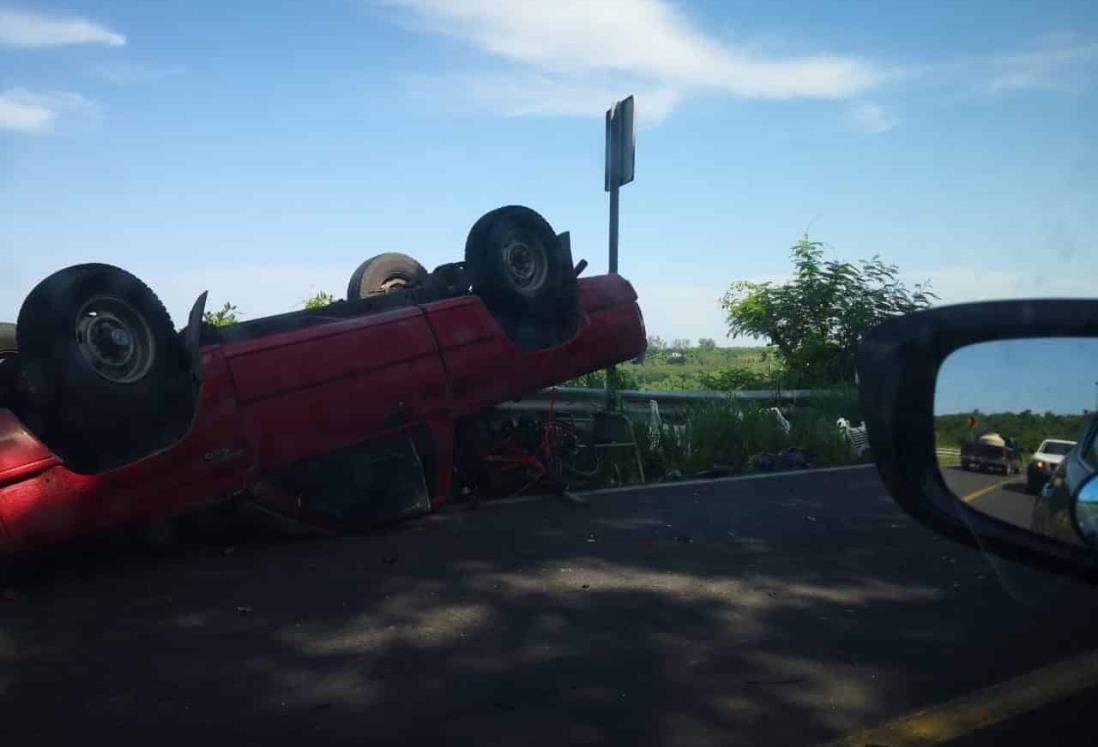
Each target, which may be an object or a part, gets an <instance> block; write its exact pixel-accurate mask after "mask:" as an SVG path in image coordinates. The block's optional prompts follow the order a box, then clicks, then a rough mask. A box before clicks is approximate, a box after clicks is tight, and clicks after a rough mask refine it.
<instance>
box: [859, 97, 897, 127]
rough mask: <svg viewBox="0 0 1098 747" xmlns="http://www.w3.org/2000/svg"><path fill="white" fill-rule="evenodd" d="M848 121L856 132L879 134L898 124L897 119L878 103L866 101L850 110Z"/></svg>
mask: <svg viewBox="0 0 1098 747" xmlns="http://www.w3.org/2000/svg"><path fill="white" fill-rule="evenodd" d="M850 123H851V125H852V126H853V128H854V129H855V130H857V131H858V132H864V133H866V134H868V135H879V134H880V133H882V132H888V131H889V130H891V129H892V128H893V127H895V126H896V125H897V124H899V120H898V119H896V117H894V116H893V115H891V114H889V113H888V112H887V111H885V110H884V109H882V108H881V107H880V106H879V105H877V104H874V103H872V102H866V103H863V104H859V105H858V106H856V107H855V108H854V110H853V111H851V112H850Z"/></svg>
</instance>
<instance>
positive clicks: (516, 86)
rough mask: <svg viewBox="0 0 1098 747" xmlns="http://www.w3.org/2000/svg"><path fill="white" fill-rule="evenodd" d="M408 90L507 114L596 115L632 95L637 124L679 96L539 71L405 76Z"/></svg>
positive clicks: (656, 117)
mask: <svg viewBox="0 0 1098 747" xmlns="http://www.w3.org/2000/svg"><path fill="white" fill-rule="evenodd" d="M404 82H405V84H406V85H407V86H408V89H409V91H410V92H411V93H414V94H416V95H421V96H425V97H429V98H430V99H431V100H432V102H433V103H435V104H436V105H441V106H444V107H446V108H449V109H456V110H458V111H463V110H469V109H474V110H481V109H486V110H489V111H493V112H498V113H500V114H503V115H504V116H508V117H522V116H534V117H548V116H562V115H563V116H602V114H603V112H605V111H606V108H607V106H608V104H609V103H610V102H612V101H614V100H616V99H620V98H623V97H624V96H627V95H629V94H636V96H637V115H636V116H637V123H638V126H641V127H648V126H653V125H657V124H660V123H661V122H663V120H664V119H666V118H667V116H668V115H669V114H670V113H671V111H672V110H673V109H674V107H675V105H676V104H677V103H678V102H679V100H680V98H681V95H680V94H679V92H678V91H676V90H674V89H671V88H643V89H638V88H636V87H633V86H625V85H621V84H615V83H614V82H613V81H611V80H606V81H604V82H596V81H592V80H591V79H590V78H581V77H579V76H571V75H545V74H540V73H525V72H516V73H454V74H443V75H413V76H408V77H406V78H405V81H404Z"/></svg>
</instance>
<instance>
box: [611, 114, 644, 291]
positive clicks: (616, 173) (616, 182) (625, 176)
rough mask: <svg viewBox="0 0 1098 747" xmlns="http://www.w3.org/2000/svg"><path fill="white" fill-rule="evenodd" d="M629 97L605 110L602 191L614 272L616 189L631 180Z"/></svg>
mask: <svg viewBox="0 0 1098 747" xmlns="http://www.w3.org/2000/svg"><path fill="white" fill-rule="evenodd" d="M636 140H637V138H636V130H635V129H634V126H633V97H632V96H630V97H629V98H626V99H622V100H621V101H619V102H617V103H615V104H614V105H613V106H612V107H610V109H608V110H607V112H606V191H607V192H609V193H610V272H617V271H618V189H619V188H620V187H621V186H622V185H623V184H628V183H629V182H631V181H633V163H634V160H635V155H636V153H635V151H636Z"/></svg>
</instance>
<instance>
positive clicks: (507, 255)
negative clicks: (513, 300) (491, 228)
mask: <svg viewBox="0 0 1098 747" xmlns="http://www.w3.org/2000/svg"><path fill="white" fill-rule="evenodd" d="M503 266H504V267H505V268H507V277H508V278H509V279H510V281H511V282H512V283H513V284H514V286H515V287H516V288H518V289H519V290H520V291H524V292H528V293H532V292H534V291H536V290H537V289H538V288H540V287H541V286H542V284H543V283H544V282H545V276H546V274H547V273H548V270H549V263H548V262H547V261H546V258H545V252H544V251H543V250H542V249H541V247H540V246H536V245H535V246H530V245H529V244H527V243H526V242H524V241H511V242H509V243H507V244H504V245H503Z"/></svg>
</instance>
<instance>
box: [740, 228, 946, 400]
mask: <svg viewBox="0 0 1098 747" xmlns="http://www.w3.org/2000/svg"><path fill="white" fill-rule="evenodd" d="M791 256H792V260H793V279H792V280H790V281H788V282H785V283H771V282H765V283H753V282H749V281H739V282H735V283H733V284H732V286H731V287H730V288H729V289H728V292H726V293H725V294H724V296H723V297H722V298H721V307H722V308H723V309H724V310H725V313H726V314H727V321H728V334H729V336H732V337H736V336H748V337H754V338H756V339H758V338H766V339H768V340H769V341H770V342H771V343H772V344H773V345H774V346H775V347H776V348H777V349H778V352H779V353H780V355H781V357H782V359H783V363H784V367H785V368H786V370H787V373H788V375H789V377H790V381H788V383H789V384H792V385H802V386H820V385H831V384H837V383H849V382H851V381H853V379H854V354H855V349H856V347H857V342H858V338H859V336H860V335H861V334H862V333H863V332H865V331H866V330H868V329H869V328H871V327H872V326H874V325H875V324H877V323H878V322H880V321H881V320H883V319H885V318H887V317H890V316H895V315H897V314H908V313H911V312H913V311H918V310H920V309H925V308H926V307H928V306H929V305H930V304H931V302H932V300H934V299H936V298H937V296H936V295H934V293H933V292H931V290H930V285H929V283H917V284H915V285H914V286H913V287H912V288H911V289H908V288H907V287H906V286H905V285H904V283H903V282H902V281H901V280H900V278H899V269H898V268H897V267H896V266H895V265H889V264H885V263H884V262H883V261H881V259H880V258H879V257H874V258H873V259H871V260H862V261H860V262H858V263H851V262H842V261H840V260H825V259H824V257H823V245H822V244H821V243H820V242H818V241H811V240H809V238H808V237H807V236H805V237H804V238H803V239H801V240H800V241H799V242H797V245H796V246H794V247H793V248H792V249H791Z"/></svg>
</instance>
